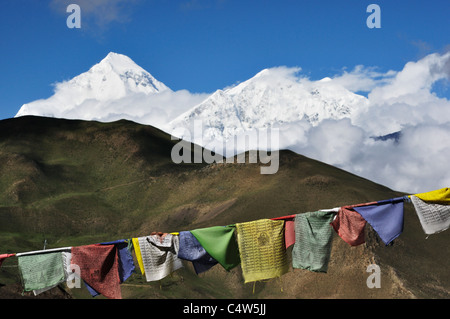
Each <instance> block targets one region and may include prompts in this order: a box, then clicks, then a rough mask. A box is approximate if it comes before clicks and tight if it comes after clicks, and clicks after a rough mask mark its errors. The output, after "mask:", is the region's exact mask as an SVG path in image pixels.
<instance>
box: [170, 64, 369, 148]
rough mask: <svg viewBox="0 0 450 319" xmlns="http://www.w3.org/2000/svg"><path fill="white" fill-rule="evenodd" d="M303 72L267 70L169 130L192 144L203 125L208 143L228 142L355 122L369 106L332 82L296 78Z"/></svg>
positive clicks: (219, 93) (177, 121)
mask: <svg viewBox="0 0 450 319" xmlns="http://www.w3.org/2000/svg"><path fill="white" fill-rule="evenodd" d="M297 71H298V69H297V70H296V69H293V68H289V69H288V68H284V67H279V68H271V69H264V70H262V71H261V72H259V73H258V74H256V75H255V76H254V77H252V78H251V79H249V80H247V81H245V82H242V83H240V84H239V85H237V86H235V87H232V88H229V89H224V90H217V91H216V92H215V93H213V94H212V95H211V96H210V97H208V98H207V99H206V100H205V101H203V102H202V103H200V104H199V105H197V106H195V107H194V108H193V109H191V110H189V111H187V112H185V113H183V114H181V115H180V116H178V117H177V118H176V119H174V120H173V121H171V123H170V124H169V125H168V129H167V130H168V131H170V132H172V133H173V135H175V136H178V137H182V138H184V139H189V137H193V136H194V135H195V133H193V132H192V130H193V129H194V125H197V126H198V124H199V123H200V124H201V126H202V130H203V131H202V136H201V137H202V139H203V141H213V140H223V141H226V140H228V139H230V138H231V137H233V136H236V135H239V134H241V133H243V132H246V131H251V130H258V129H268V128H271V127H281V126H283V125H287V124H290V123H295V122H299V121H306V122H308V123H310V124H311V125H313V126H315V125H317V124H318V123H320V122H321V121H323V120H324V119H342V118H350V117H351V116H352V115H354V114H355V113H356V112H358V111H359V110H361V109H362V108H364V106H366V105H367V103H368V101H367V99H366V98H365V97H363V96H361V95H358V94H355V93H352V92H350V91H349V90H347V89H345V88H344V87H342V86H339V85H336V84H335V83H334V82H333V80H332V79H330V78H324V79H322V80H319V81H310V80H307V79H305V80H302V79H301V78H300V79H299V78H298V77H297V76H295V74H294V73H295V72H297ZM194 122H195V123H197V124H194ZM186 129H187V131H186ZM183 132H184V133H183ZM180 135H181V136H180ZM196 136H197V137H198V136H199V134H198V133H197V134H196ZM191 140H192V139H191ZM193 141H194V142H196V143H198V142H200V141H198V140H193Z"/></svg>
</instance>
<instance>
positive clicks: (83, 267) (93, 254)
mask: <svg viewBox="0 0 450 319" xmlns="http://www.w3.org/2000/svg"><path fill="white" fill-rule="evenodd" d="M71 263H72V264H76V265H78V266H79V267H80V272H81V279H83V280H84V281H85V282H86V283H87V284H88V285H89V286H91V287H92V288H94V289H95V291H97V292H98V293H100V294H102V295H104V296H105V297H107V298H110V299H121V298H122V293H121V290H120V277H119V258H118V254H117V249H116V247H115V245H98V244H94V245H86V246H78V247H72V261H71Z"/></svg>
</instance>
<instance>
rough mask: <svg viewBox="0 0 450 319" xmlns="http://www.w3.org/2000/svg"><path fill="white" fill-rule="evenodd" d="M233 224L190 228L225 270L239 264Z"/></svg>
mask: <svg viewBox="0 0 450 319" xmlns="http://www.w3.org/2000/svg"><path fill="white" fill-rule="evenodd" d="M234 231H235V227H234V226H213V227H207V228H199V229H194V230H191V233H192V235H194V236H195V238H196V239H197V240H198V242H199V243H200V245H202V247H203V248H204V249H205V250H206V252H207V253H208V254H209V255H210V256H211V257H212V258H214V259H215V260H217V262H218V263H219V264H221V265H222V267H223V268H225V269H226V270H231V269H232V268H234V267H236V266H237V265H239V264H240V262H241V260H240V257H239V247H238V244H237V242H236V238H235V236H234Z"/></svg>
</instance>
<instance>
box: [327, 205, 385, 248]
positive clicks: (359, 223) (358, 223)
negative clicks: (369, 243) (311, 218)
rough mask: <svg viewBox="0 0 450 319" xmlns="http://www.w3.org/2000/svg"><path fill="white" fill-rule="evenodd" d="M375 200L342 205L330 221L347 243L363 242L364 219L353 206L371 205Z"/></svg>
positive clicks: (356, 243)
mask: <svg viewBox="0 0 450 319" xmlns="http://www.w3.org/2000/svg"><path fill="white" fill-rule="evenodd" d="M376 203H377V202H370V203H366V204H358V205H350V206H343V207H341V208H340V209H339V212H338V213H337V214H336V218H335V219H334V220H333V221H332V222H331V226H333V228H334V230H335V231H336V233H337V234H338V235H339V236H340V237H341V238H342V239H343V240H344V241H345V242H346V243H347V244H349V245H351V246H358V245H361V244H363V243H364V242H365V238H364V227H365V226H366V220H365V219H364V218H363V217H362V216H361V215H360V214H359V213H358V212H356V211H355V210H354V209H353V207H359V206H366V205H373V204H376Z"/></svg>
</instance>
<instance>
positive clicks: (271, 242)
mask: <svg viewBox="0 0 450 319" xmlns="http://www.w3.org/2000/svg"><path fill="white" fill-rule="evenodd" d="M283 226H284V221H283V220H270V219H260V220H256V221H252V222H245V223H238V224H236V230H237V241H238V246H239V253H240V256H241V266H242V274H243V277H244V280H245V283H247V282H252V281H258V280H264V279H270V278H275V277H280V276H281V275H283V274H285V273H287V272H288V270H289V264H288V259H287V253H286V247H285V244H284V228H283Z"/></svg>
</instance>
